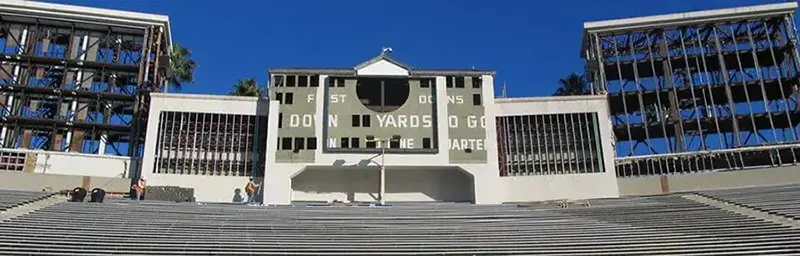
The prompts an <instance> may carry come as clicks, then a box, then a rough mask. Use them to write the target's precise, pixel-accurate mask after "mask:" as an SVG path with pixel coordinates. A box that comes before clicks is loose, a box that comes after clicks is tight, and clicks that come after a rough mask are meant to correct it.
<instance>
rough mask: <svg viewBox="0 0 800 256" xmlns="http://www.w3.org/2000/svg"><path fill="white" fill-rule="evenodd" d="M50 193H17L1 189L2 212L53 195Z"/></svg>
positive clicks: (0, 209) (0, 208)
mask: <svg viewBox="0 0 800 256" xmlns="http://www.w3.org/2000/svg"><path fill="white" fill-rule="evenodd" d="M52 194H53V193H48V192H31V191H15V190H2V189H0V212H2V211H5V210H7V209H10V208H12V207H16V206H20V205H23V204H26V203H30V202H33V201H36V200H39V199H42V198H45V197H48V196H50V195H52Z"/></svg>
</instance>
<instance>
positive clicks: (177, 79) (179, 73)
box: [166, 43, 197, 91]
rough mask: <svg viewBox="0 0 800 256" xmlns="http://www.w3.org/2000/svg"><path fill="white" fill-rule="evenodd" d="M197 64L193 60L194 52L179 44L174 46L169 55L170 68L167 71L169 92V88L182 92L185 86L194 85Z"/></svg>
mask: <svg viewBox="0 0 800 256" xmlns="http://www.w3.org/2000/svg"><path fill="white" fill-rule="evenodd" d="M196 67H197V62H195V61H194V60H192V52H191V51H189V49H187V48H186V47H183V46H181V45H179V44H175V43H173V44H172V49H171V51H170V54H169V68H168V69H167V81H169V84H168V85H167V88H166V89H167V91H169V87H172V88H174V89H176V90H179V91H180V90H181V89H182V88H183V84H185V83H194V70H195V68H196Z"/></svg>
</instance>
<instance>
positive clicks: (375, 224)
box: [0, 195, 800, 255]
mask: <svg viewBox="0 0 800 256" xmlns="http://www.w3.org/2000/svg"><path fill="white" fill-rule="evenodd" d="M798 237H800V230H797V229H790V228H787V227H784V226H780V225H777V224H773V223H771V222H766V221H763V220H760V219H755V218H750V217H746V216H744V215H739V214H736V213H731V212H727V211H723V210H719V209H716V208H712V207H709V206H706V205H704V204H700V203H695V202H693V201H689V200H686V199H683V198H681V197H680V196H677V195H669V196H658V197H644V198H625V199H608V200H593V201H592V207H588V208H587V207H577V206H571V207H570V208H566V209H562V208H558V207H556V206H548V205H538V206H535V207H518V206H516V205H495V206H475V205H459V204H398V205H395V206H391V207H352V206H316V207H315V206H272V207H262V206H244V205H223V204H197V203H183V204H175V203H159V202H149V201H143V202H135V201H124V200H119V199H110V200H108V201H107V202H106V203H102V204H92V203H59V204H55V205H52V206H49V207H46V208H43V209H41V210H39V211H36V212H33V213H30V214H28V215H25V216H21V217H19V218H15V219H13V220H11V221H7V222H2V223H0V251H2V252H3V254H4V255H29V254H34V255H98V254H128V255H270V254H280V255H415V254H416V255H421V254H428V255H429V254H455V255H458V254H460V255H515V254H516V255H520V254H528V255H530V254H538V255H612V254H613V255H754V254H783V255H786V254H791V253H798V254H800V239H798Z"/></svg>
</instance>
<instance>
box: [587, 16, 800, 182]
mask: <svg viewBox="0 0 800 256" xmlns="http://www.w3.org/2000/svg"><path fill="white" fill-rule="evenodd" d="M796 8H797V3H781V4H771V5H762V6H754V7H744V8H734V9H723V10H714V11H702V12H691V13H683V14H673V15H660V16H653V17H642V18H635V19H623V20H612V21H600V22H589V23H586V24H585V25H584V42H583V50H582V55H583V57H584V58H585V59H586V64H587V65H586V69H587V70H586V71H587V74H588V75H589V79H590V81H591V88H592V90H593V92H594V93H597V94H607V95H608V106H609V112H610V113H611V122H612V125H613V130H614V134H615V136H616V139H617V143H616V154H617V159H616V171H617V175H618V176H619V177H630V176H644V175H667V174H678V173H694V172H707V171H721V170H734V169H743V168H753V167H765V166H782V165H796V164H797V163H798V156H799V155H800V140H798V139H799V138H798V131H797V125H798V123H799V122H800V112H798V111H797V107H798V105H797V103H798V101H797V100H798V97H800V96H799V95H798V94H797V89H798V88H797V86H798V81H800V73H798V68H800V66H798V65H800V62H799V61H798V58H799V57H800V56H798V51H797V29H796V26H795V19H794V10H795V9H796Z"/></svg>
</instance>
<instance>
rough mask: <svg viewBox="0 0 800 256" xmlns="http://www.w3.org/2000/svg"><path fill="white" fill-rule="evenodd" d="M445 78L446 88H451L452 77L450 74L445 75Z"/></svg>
mask: <svg viewBox="0 0 800 256" xmlns="http://www.w3.org/2000/svg"><path fill="white" fill-rule="evenodd" d="M445 79H447V82H446V83H445V86H446V87H447V88H453V77H452V76H448V77H445Z"/></svg>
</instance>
